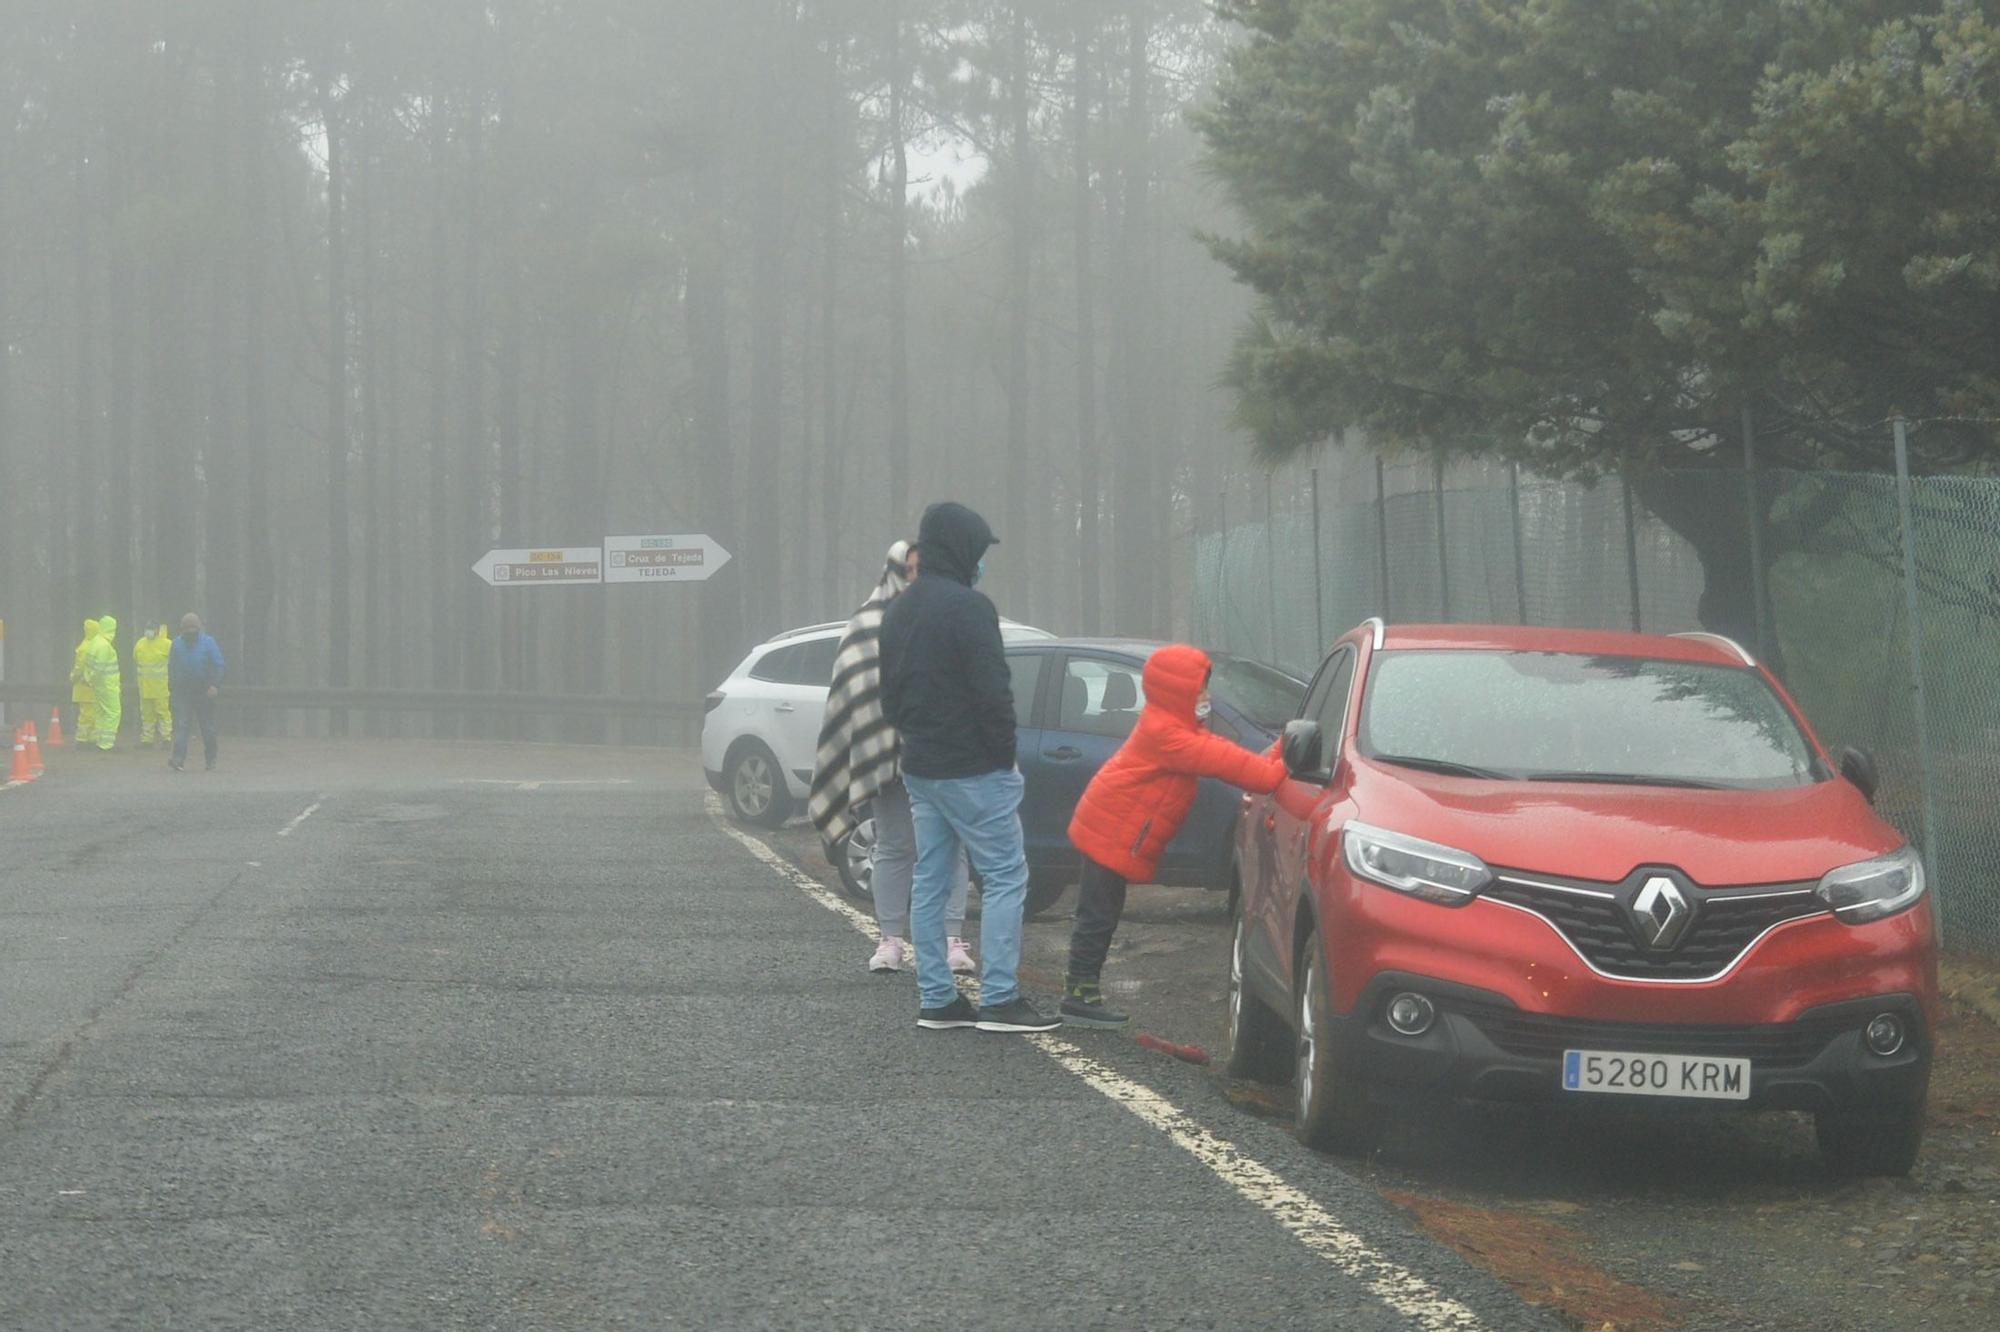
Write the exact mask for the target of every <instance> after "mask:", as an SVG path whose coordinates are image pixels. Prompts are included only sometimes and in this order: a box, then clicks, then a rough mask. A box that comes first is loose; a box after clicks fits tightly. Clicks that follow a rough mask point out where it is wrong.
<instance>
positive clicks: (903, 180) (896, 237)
mask: <svg viewBox="0 0 2000 1332" xmlns="http://www.w3.org/2000/svg"><path fill="white" fill-rule="evenodd" d="M908 79H909V69H908V67H907V66H906V64H905V63H904V58H903V3H902V0H889V152H890V158H891V161H892V163H893V167H892V169H891V171H890V173H889V514H888V519H889V522H888V526H889V527H890V528H892V529H900V528H902V527H913V526H915V522H914V515H913V514H911V513H910V254H909V236H910V219H909V211H910V155H909V146H908V144H907V143H906V142H905V138H906V133H907V129H906V126H905V125H904V123H903V119H904V117H903V110H904V106H903V104H904V101H905V100H906V91H905V87H904V85H905V83H906V82H907V81H908Z"/></svg>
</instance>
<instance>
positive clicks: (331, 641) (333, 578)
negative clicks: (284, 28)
mask: <svg viewBox="0 0 2000 1332" xmlns="http://www.w3.org/2000/svg"><path fill="white" fill-rule="evenodd" d="M320 115H321V118H322V120H323V121H324V122H325V125H326V537H327V545H326V578H327V627H326V628H327V632H326V652H327V683H328V684H329V685H330V686H332V687H333V688H335V689H345V688H347V686H348V684H349V683H350V677H349V674H348V669H349V667H348V655H349V652H350V650H351V648H352V646H353V642H352V640H353V612H352V608H351V606H350V599H351V597H352V595H353V584H352V582H351V577H352V575H351V573H350V571H349V551H348V545H349V542H348V530H347V237H346V234H345V233H344V231H343V230H342V226H343V222H344V219H343V217H342V209H343V207H344V206H345V200H344V198H343V194H344V192H345V190H346V180H345V177H344V173H345V171H346V164H345V163H344V162H343V161H342V160H341V151H342V149H341V136H342V134H343V133H344V132H345V127H344V126H343V125H342V124H341V121H340V113H339V110H338V109H337V108H336V107H335V106H334V101H333V89H332V87H331V84H330V79H329V78H328V76H326V75H324V74H322V75H321V78H320ZM328 724H329V726H330V727H331V729H332V731H333V734H335V735H346V734H347V710H346V709H345V708H334V709H332V710H331V711H330V713H329V715H328Z"/></svg>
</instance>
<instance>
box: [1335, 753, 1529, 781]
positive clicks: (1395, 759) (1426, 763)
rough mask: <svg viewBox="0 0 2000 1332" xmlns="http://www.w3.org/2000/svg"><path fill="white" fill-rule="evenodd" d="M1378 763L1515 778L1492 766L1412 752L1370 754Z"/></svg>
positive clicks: (1458, 774) (1494, 778)
mask: <svg viewBox="0 0 2000 1332" xmlns="http://www.w3.org/2000/svg"><path fill="white" fill-rule="evenodd" d="M1368 757H1370V758H1372V759H1374V760H1375V761H1376V762H1377V763H1393V764H1395V765H1396V766H1397V767H1399V768H1416V769H1418V770H1420V771H1422V772H1439V773H1443V774H1445V775H1446V776H1447V777H1478V778H1482V779H1484V780H1486V781H1489V782H1504V781H1511V780H1513V779H1512V778H1511V777H1509V776H1508V775H1507V774H1506V773H1504V772H1495V771H1493V769H1491V768H1475V767H1473V766H1472V765H1471V764H1470V763H1453V762H1452V761H1451V760H1450V759H1441V758H1422V757H1418V756H1415V755H1410V754H1370V755H1369V756H1368Z"/></svg>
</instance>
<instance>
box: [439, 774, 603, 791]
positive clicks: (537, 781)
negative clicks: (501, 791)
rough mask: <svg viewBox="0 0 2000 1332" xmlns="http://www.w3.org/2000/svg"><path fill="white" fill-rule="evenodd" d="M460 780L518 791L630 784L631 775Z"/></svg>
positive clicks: (467, 783) (475, 784)
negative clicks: (554, 787)
mask: <svg viewBox="0 0 2000 1332" xmlns="http://www.w3.org/2000/svg"><path fill="white" fill-rule="evenodd" d="M459 781H461V782H462V783H464V784H465V785H467V786H511V787H513V788H514V789H515V790H516V791H529V792H533V791H539V790H541V789H542V788H543V787H544V786H630V785H631V784H632V779H631V778H630V777H537V778H534V779H532V780H529V781H522V780H521V779H520V778H518V777H461V778H459Z"/></svg>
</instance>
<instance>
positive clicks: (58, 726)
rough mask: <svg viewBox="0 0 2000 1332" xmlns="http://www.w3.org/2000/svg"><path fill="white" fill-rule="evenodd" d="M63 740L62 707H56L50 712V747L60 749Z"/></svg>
mask: <svg viewBox="0 0 2000 1332" xmlns="http://www.w3.org/2000/svg"><path fill="white" fill-rule="evenodd" d="M62 742H63V738H62V709H61V708H55V709H52V710H51V711H50V713H49V748H50V749H59V748H61V747H62Z"/></svg>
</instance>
